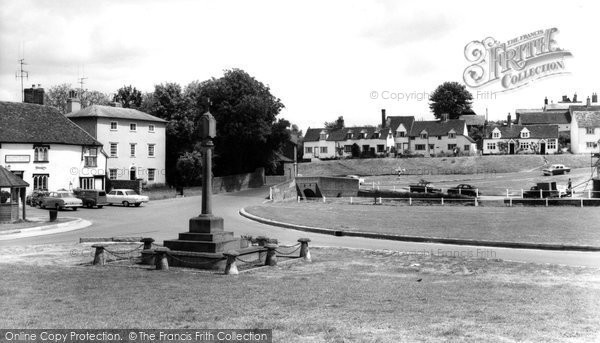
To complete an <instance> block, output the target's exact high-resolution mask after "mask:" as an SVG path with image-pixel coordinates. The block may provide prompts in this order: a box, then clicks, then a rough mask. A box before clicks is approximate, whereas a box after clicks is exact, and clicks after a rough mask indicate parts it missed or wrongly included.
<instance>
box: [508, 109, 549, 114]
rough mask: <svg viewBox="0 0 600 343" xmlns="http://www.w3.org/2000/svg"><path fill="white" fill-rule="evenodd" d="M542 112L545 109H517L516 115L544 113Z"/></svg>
mask: <svg viewBox="0 0 600 343" xmlns="http://www.w3.org/2000/svg"><path fill="white" fill-rule="evenodd" d="M542 111H543V109H541V108H517V109H516V110H515V114H517V113H520V114H523V113H536V112H542Z"/></svg>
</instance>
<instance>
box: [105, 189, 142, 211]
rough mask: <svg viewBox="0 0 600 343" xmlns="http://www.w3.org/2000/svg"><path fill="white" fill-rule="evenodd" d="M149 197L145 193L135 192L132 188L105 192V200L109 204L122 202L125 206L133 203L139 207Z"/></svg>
mask: <svg viewBox="0 0 600 343" xmlns="http://www.w3.org/2000/svg"><path fill="white" fill-rule="evenodd" d="M148 201H150V199H149V198H148V197H147V196H145V195H139V194H137V193H136V192H135V191H134V190H133V189H113V190H112V191H110V192H108V193H106V202H107V203H108V204H109V205H114V204H122V205H123V206H125V207H128V206H129V205H135V206H136V207H139V206H140V205H141V204H142V203H145V202H148Z"/></svg>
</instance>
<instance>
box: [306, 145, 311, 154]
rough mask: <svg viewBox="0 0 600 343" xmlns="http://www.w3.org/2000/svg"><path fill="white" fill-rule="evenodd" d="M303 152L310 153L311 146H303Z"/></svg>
mask: <svg viewBox="0 0 600 343" xmlns="http://www.w3.org/2000/svg"><path fill="white" fill-rule="evenodd" d="M304 153H305V154H312V147H311V146H307V147H305V148H304Z"/></svg>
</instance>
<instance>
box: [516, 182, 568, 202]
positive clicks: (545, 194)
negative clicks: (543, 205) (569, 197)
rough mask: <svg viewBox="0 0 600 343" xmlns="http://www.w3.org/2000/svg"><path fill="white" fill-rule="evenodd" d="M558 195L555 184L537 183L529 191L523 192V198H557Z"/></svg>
mask: <svg viewBox="0 0 600 343" xmlns="http://www.w3.org/2000/svg"><path fill="white" fill-rule="evenodd" d="M559 196H560V193H559V191H558V189H557V188H556V182H538V184H537V185H536V186H533V187H531V189H530V190H528V191H525V192H523V198H538V199H540V198H558V197H559Z"/></svg>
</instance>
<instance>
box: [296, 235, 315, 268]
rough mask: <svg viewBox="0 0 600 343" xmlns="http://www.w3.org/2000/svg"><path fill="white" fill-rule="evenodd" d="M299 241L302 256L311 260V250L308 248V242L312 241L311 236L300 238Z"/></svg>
mask: <svg viewBox="0 0 600 343" xmlns="http://www.w3.org/2000/svg"><path fill="white" fill-rule="evenodd" d="M298 242H299V243H300V258H303V259H304V260H305V261H307V262H310V261H312V260H311V257H310V251H309V250H308V242H310V238H299V239H298Z"/></svg>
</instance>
